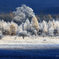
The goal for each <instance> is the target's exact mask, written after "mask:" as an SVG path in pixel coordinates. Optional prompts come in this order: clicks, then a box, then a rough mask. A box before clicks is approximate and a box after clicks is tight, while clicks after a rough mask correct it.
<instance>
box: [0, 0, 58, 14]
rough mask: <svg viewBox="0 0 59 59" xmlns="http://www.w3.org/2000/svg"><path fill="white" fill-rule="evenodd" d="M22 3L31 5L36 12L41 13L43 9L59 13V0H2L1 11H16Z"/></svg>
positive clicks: (47, 11) (46, 11)
mask: <svg viewBox="0 0 59 59" xmlns="http://www.w3.org/2000/svg"><path fill="white" fill-rule="evenodd" d="M22 4H26V5H27V6H29V7H31V8H32V9H33V10H34V12H35V13H36V14H40V12H41V11H43V13H50V12H52V14H53V13H54V12H55V13H58V10H59V0H1V1H0V13H1V12H5V13H8V12H9V11H14V10H15V9H16V7H20V6H21V5H22ZM56 9H57V10H56ZM51 10H52V11H51Z"/></svg>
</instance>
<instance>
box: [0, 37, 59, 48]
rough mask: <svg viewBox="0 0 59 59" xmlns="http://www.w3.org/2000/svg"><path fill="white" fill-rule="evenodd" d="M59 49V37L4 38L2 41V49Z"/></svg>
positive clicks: (0, 46) (0, 45)
mask: <svg viewBox="0 0 59 59" xmlns="http://www.w3.org/2000/svg"><path fill="white" fill-rule="evenodd" d="M49 48H52V49H53V48H57V49H59V37H35V38H34V37H25V38H24V39H23V38H22V37H17V38H16V39H15V36H4V37H3V38H2V39H0V49H49Z"/></svg>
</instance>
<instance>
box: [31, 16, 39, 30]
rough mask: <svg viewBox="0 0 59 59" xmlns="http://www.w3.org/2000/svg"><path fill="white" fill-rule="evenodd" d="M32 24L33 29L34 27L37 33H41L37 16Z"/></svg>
mask: <svg viewBox="0 0 59 59" xmlns="http://www.w3.org/2000/svg"><path fill="white" fill-rule="evenodd" d="M31 24H32V27H34V28H35V29H36V30H37V31H39V24H38V21H37V18H36V17H35V16H34V17H33V18H32V21H31Z"/></svg>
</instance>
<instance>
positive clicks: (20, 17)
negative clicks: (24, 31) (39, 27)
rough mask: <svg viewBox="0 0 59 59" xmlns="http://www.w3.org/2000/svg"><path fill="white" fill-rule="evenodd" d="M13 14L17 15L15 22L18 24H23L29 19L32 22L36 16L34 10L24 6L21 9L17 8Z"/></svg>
mask: <svg viewBox="0 0 59 59" xmlns="http://www.w3.org/2000/svg"><path fill="white" fill-rule="evenodd" d="M13 13H14V14H15V15H16V16H15V17H14V20H15V21H17V22H23V21H25V20H26V19H27V18H28V19H30V20H31V19H32V17H33V16H35V14H34V12H33V9H32V8H30V7H28V6H26V5H24V4H23V5H22V6H21V7H17V8H16V11H14V12H13Z"/></svg>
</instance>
